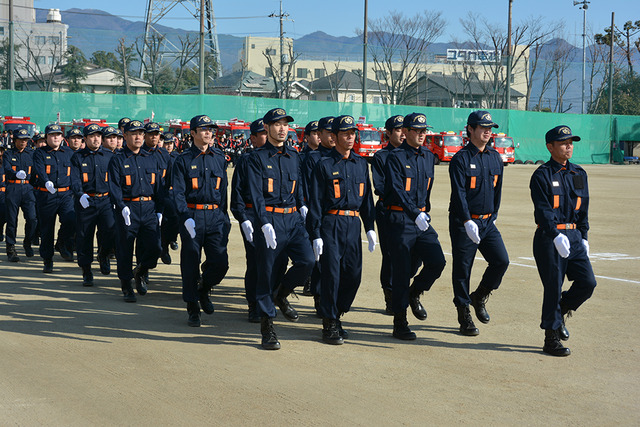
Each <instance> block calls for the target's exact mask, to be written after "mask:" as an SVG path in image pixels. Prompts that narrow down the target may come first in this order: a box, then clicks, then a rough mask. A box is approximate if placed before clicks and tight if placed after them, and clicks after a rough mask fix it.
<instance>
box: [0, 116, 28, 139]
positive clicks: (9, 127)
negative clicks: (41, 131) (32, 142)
mask: <svg viewBox="0 0 640 427" xmlns="http://www.w3.org/2000/svg"><path fill="white" fill-rule="evenodd" d="M0 124H1V125H2V130H3V131H5V130H6V131H7V132H9V133H13V131H15V130H18V129H26V130H27V131H28V132H29V136H30V137H32V136H33V134H34V133H36V124H35V123H33V122H32V121H31V117H25V116H22V117H18V116H4V117H0Z"/></svg>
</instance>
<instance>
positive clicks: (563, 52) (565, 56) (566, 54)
mask: <svg viewBox="0 0 640 427" xmlns="http://www.w3.org/2000/svg"><path fill="white" fill-rule="evenodd" d="M574 57H575V50H574V49H573V46H571V45H569V44H568V43H566V42H565V41H564V39H557V43H556V48H555V49H554V51H553V52H552V55H551V60H552V61H553V65H552V68H553V76H554V81H555V86H556V103H555V107H554V109H553V111H555V112H558V113H565V112H567V111H569V110H570V109H571V104H569V106H568V107H566V108H565V106H564V95H565V93H566V92H567V89H568V88H569V86H570V85H571V83H573V82H574V81H575V79H572V80H569V81H566V80H565V72H566V71H567V69H568V68H569V67H570V66H571V61H573V59H574Z"/></svg>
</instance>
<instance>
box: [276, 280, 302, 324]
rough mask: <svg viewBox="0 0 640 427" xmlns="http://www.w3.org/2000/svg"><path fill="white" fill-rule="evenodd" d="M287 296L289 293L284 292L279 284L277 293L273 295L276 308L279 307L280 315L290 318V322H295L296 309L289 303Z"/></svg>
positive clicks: (296, 318)
mask: <svg viewBox="0 0 640 427" xmlns="http://www.w3.org/2000/svg"><path fill="white" fill-rule="evenodd" d="M288 296H289V294H288V293H285V291H284V290H283V288H282V286H280V289H279V290H278V293H277V294H276V297H275V303H276V305H277V306H278V308H280V311H281V312H282V315H283V316H284V317H285V318H286V319H287V320H291V321H292V322H297V321H298V312H297V311H296V309H295V308H293V307H292V306H291V304H290V303H289V300H287V297H288Z"/></svg>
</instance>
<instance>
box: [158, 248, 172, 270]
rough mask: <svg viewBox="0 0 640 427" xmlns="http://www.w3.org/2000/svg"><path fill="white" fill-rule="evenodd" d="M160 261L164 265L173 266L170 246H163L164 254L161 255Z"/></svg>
mask: <svg viewBox="0 0 640 427" xmlns="http://www.w3.org/2000/svg"><path fill="white" fill-rule="evenodd" d="M160 259H161V260H162V262H163V263H164V264H167V265H170V264H171V254H169V246H163V247H162V252H161V253H160Z"/></svg>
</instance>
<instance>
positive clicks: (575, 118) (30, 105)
mask: <svg viewBox="0 0 640 427" xmlns="http://www.w3.org/2000/svg"><path fill="white" fill-rule="evenodd" d="M0 106H1V107H0V115H3V116H4V115H14V116H30V117H31V119H32V121H33V122H34V123H36V124H37V126H38V129H40V130H42V129H44V127H45V126H46V125H47V124H48V123H50V122H53V121H55V120H56V117H57V114H58V113H60V120H61V121H63V122H70V121H72V120H73V119H82V118H92V119H106V120H107V122H110V123H116V122H117V121H118V120H119V119H120V118H121V117H124V116H127V117H130V118H135V119H139V120H143V119H145V118H149V117H151V114H152V113H153V114H154V120H155V121H157V122H159V123H163V122H166V121H168V120H170V119H182V120H185V121H188V120H189V119H190V118H191V117H193V116H195V115H197V114H207V115H209V116H210V117H211V118H213V119H214V120H228V119H231V118H234V117H237V118H239V119H243V120H248V121H251V120H254V119H256V118H258V117H262V116H263V115H264V113H265V112H266V111H268V110H269V109H271V108H275V107H282V108H284V109H286V110H287V112H288V113H289V114H290V115H291V116H293V118H294V119H295V123H296V124H298V125H301V126H304V125H305V124H306V123H308V122H309V121H311V120H317V119H319V118H321V117H324V116H336V115H340V114H350V115H352V116H354V117H355V118H356V119H357V118H358V117H360V116H365V117H366V121H367V122H368V123H370V124H372V125H374V126H377V127H382V126H384V122H385V120H386V119H387V118H388V117H389V116H391V115H394V114H408V113H412V112H420V113H424V114H426V116H427V122H428V123H429V125H431V126H433V131H435V132H440V131H460V130H462V129H463V128H464V125H465V123H466V119H467V116H468V115H469V113H470V112H471V111H472V109H468V108H436V107H415V106H407V105H387V104H360V103H350V102H347V103H337V102H323V101H299V100H280V99H272V98H254V97H246V96H243V97H239V96H225V95H105V94H84V93H54V92H20V91H0ZM491 113H492V116H493V120H494V121H495V122H496V123H498V124H499V125H500V128H499V129H498V131H500V132H505V133H506V134H508V135H509V136H512V137H513V139H514V142H515V143H516V144H519V147H518V148H517V149H516V159H517V160H522V161H526V160H531V161H534V162H535V161H537V160H543V161H546V160H548V159H549V152H548V151H547V149H546V146H545V142H544V134H545V133H546V131H547V130H549V129H551V128H552V127H555V126H557V125H560V124H565V125H568V126H570V127H571V129H572V130H573V133H574V134H576V135H580V136H581V137H582V141H580V142H578V143H576V144H575V145H574V155H573V161H574V162H576V163H582V164H589V163H608V162H609V161H610V157H611V154H612V150H611V143H612V141H613V140H614V137H615V135H614V134H613V132H614V130H613V127H614V125H613V123H612V122H613V119H614V118H616V122H617V123H616V127H617V135H618V137H619V140H621V141H640V116H608V115H581V114H559V113H540V112H533V111H517V110H511V111H507V110H491Z"/></svg>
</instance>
